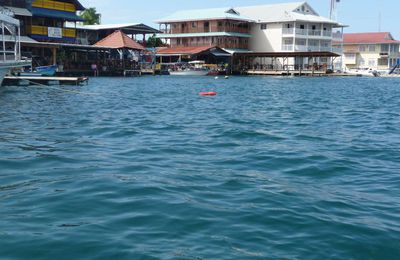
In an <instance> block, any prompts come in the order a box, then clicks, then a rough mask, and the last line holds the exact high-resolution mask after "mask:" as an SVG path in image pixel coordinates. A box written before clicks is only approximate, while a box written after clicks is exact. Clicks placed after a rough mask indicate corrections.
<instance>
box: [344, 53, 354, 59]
mask: <svg viewBox="0 0 400 260" xmlns="http://www.w3.org/2000/svg"><path fill="white" fill-rule="evenodd" d="M345 58H346V59H348V60H354V59H355V58H356V54H355V53H346V54H345Z"/></svg>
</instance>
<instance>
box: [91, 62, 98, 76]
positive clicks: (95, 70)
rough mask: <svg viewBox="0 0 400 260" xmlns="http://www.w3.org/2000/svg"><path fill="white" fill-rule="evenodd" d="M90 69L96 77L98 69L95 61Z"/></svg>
mask: <svg viewBox="0 0 400 260" xmlns="http://www.w3.org/2000/svg"><path fill="white" fill-rule="evenodd" d="M92 70H93V76H94V77H98V76H99V70H98V68H97V64H96V63H93V64H92Z"/></svg>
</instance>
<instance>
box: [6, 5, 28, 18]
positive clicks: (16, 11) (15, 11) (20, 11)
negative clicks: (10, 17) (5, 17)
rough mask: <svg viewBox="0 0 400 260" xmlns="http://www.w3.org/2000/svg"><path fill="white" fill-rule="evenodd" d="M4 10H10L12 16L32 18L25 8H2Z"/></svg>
mask: <svg viewBox="0 0 400 260" xmlns="http://www.w3.org/2000/svg"><path fill="white" fill-rule="evenodd" d="M4 8H6V9H8V10H10V11H11V12H13V14H14V15H17V16H27V17H32V13H31V12H30V11H29V10H28V9H26V8H19V7H13V6H4Z"/></svg>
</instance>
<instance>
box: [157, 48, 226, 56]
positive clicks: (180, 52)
mask: <svg viewBox="0 0 400 260" xmlns="http://www.w3.org/2000/svg"><path fill="white" fill-rule="evenodd" d="M175 50H176V51H175ZM205 53H210V54H212V55H214V56H217V57H221V56H226V57H228V56H231V54H230V53H229V52H227V51H225V50H224V49H221V48H219V47H216V46H213V47H208V48H201V47H198V48H196V47H193V48H191V47H188V48H179V47H178V48H165V49H162V50H160V51H158V52H157V53H156V55H157V56H159V57H160V56H163V57H170V56H184V55H201V54H205Z"/></svg>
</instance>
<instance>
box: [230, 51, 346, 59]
mask: <svg viewBox="0 0 400 260" xmlns="http://www.w3.org/2000/svg"><path fill="white" fill-rule="evenodd" d="M233 55H234V56H245V57H269V58H295V57H340V56H341V55H340V54H337V53H334V52H328V51H327V52H325V51H315V52H314V51H309V52H249V53H234V54H233Z"/></svg>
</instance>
